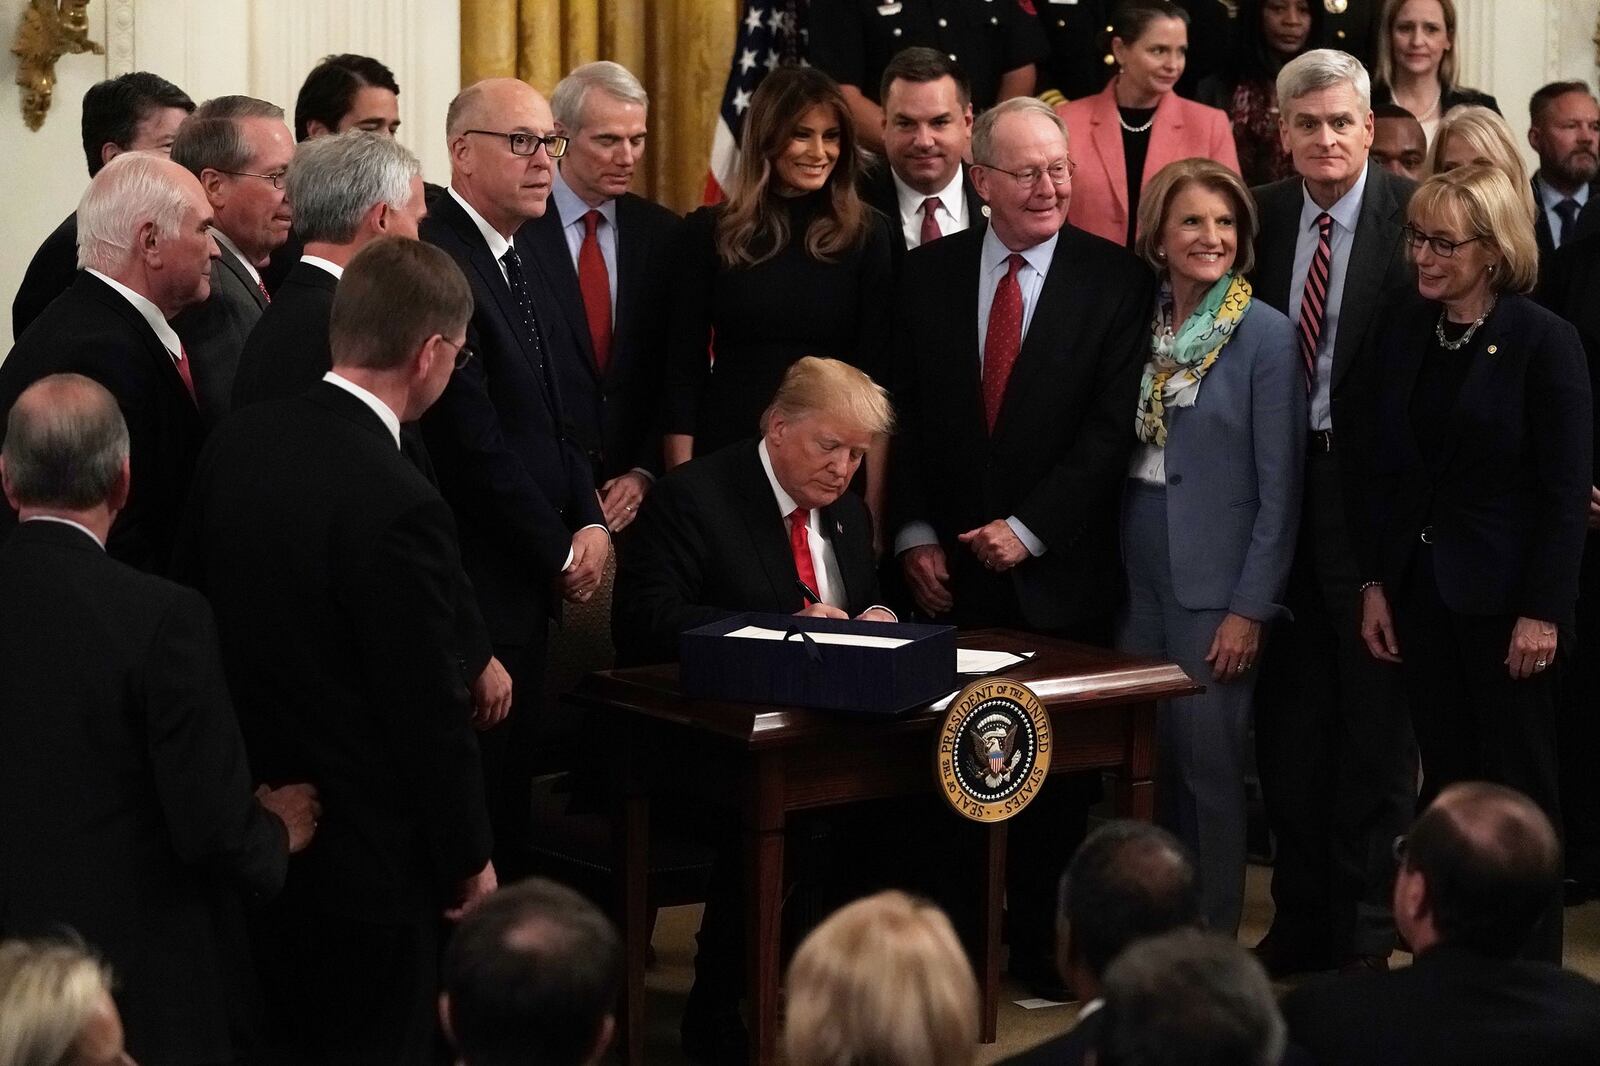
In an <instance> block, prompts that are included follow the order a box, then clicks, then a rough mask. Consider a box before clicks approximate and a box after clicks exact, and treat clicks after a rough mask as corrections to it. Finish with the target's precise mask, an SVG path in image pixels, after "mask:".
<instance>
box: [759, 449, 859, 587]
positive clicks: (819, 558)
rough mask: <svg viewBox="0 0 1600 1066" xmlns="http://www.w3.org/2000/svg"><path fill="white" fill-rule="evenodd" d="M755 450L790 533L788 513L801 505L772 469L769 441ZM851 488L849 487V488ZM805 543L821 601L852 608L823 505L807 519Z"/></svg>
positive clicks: (812, 511) (784, 524)
mask: <svg viewBox="0 0 1600 1066" xmlns="http://www.w3.org/2000/svg"><path fill="white" fill-rule="evenodd" d="M756 452H757V454H759V455H760V456H761V469H763V470H765V471H766V472H767V484H769V485H771V486H772V495H773V498H774V499H775V500H777V502H778V513H779V514H780V515H782V516H783V529H784V533H785V534H786V535H787V534H788V531H789V516H790V515H791V514H793V513H794V510H795V508H797V507H799V506H800V505H799V504H798V503H795V502H794V497H793V496H790V495H789V494H788V493H787V492H785V491H784V489H783V486H782V485H780V484H778V475H777V474H775V473H773V472H772V457H771V456H770V455H768V454H767V442H766V441H764V440H763V441H762V442H761V443H760V444H758V445H756ZM847 491H848V490H847ZM806 543H807V545H808V546H809V547H810V549H811V568H812V569H813V570H815V571H816V572H817V585H818V586H819V587H817V588H815V589H812V591H813V592H815V593H816V594H817V595H818V596H821V597H822V602H823V603H826V604H827V605H828V606H830V607H837V608H839V609H840V610H841V611H848V610H849V609H850V601H849V600H848V599H846V598H845V590H844V574H843V573H842V572H841V571H840V570H839V559H838V557H837V556H836V555H834V552H833V542H832V541H830V540H829V539H828V536H827V533H826V532H824V530H823V528H822V509H821V508H819V507H813V508H812V509H811V513H810V516H809V517H808V519H807V521H806Z"/></svg>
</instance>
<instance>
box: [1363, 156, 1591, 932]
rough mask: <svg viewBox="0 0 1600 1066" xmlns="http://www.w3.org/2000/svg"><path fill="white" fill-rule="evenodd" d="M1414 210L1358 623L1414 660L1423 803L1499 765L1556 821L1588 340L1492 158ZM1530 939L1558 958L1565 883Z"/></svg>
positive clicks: (1371, 488) (1391, 326)
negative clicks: (1561, 650)
mask: <svg viewBox="0 0 1600 1066" xmlns="http://www.w3.org/2000/svg"><path fill="white" fill-rule="evenodd" d="M1407 216H1408V220H1409V221H1408V223H1407V225H1406V228H1405V230H1404V233H1405V241H1406V243H1407V244H1408V245H1409V247H1410V249H1411V256H1412V259H1413V260H1414V262H1415V263H1416V268H1417V291H1416V292H1415V293H1414V294H1406V296H1405V297H1404V298H1402V299H1400V300H1398V301H1397V302H1395V303H1394V304H1391V305H1390V306H1389V307H1388V308H1386V310H1385V311H1384V313H1383V314H1382V315H1381V316H1380V318H1379V321H1378V322H1377V323H1376V326H1375V334H1374V336H1375V338H1376V348H1377V350H1376V351H1375V352H1374V353H1373V355H1374V359H1373V360H1372V363H1371V365H1372V366H1373V367H1374V368H1375V370H1374V373H1373V375H1372V380H1371V381H1370V383H1368V384H1369V387H1368V389H1367V390H1365V396H1366V400H1365V403H1364V406H1365V408H1366V409H1365V410H1364V411H1363V412H1362V415H1361V416H1360V417H1358V418H1356V419H1355V420H1354V425H1353V427H1352V447H1351V456H1352V461H1353V464H1354V467H1355V469H1353V470H1352V471H1351V473H1352V475H1353V476H1352V478H1351V484H1352V485H1356V486H1360V490H1359V491H1360V493H1361V495H1362V496H1364V497H1365V511H1366V514H1367V522H1366V523H1365V525H1364V528H1362V529H1358V530H1357V535H1356V536H1355V537H1354V540H1355V542H1356V554H1357V557H1358V563H1359V565H1360V567H1361V570H1362V572H1363V573H1362V577H1363V581H1364V584H1363V585H1362V590H1361V597H1362V604H1361V606H1362V617H1361V635H1362V638H1363V640H1364V641H1365V643H1366V645H1367V649H1368V651H1369V652H1371V654H1372V655H1373V656H1374V657H1376V658H1378V659H1381V660H1384V661H1386V662H1395V663H1399V664H1401V665H1400V670H1401V675H1402V677H1403V678H1404V680H1405V683H1406V686H1407V688H1408V690H1409V694H1410V697H1411V700H1410V702H1411V713H1412V722H1413V725H1414V727H1415V731H1416V737H1417V746H1418V748H1419V750H1420V752H1421V756H1422V775H1423V788H1422V799H1421V804H1422V805H1423V806H1426V805H1427V803H1428V802H1429V801H1431V800H1432V798H1433V797H1434V796H1436V795H1438V793H1439V790H1440V789H1442V788H1444V787H1445V786H1446V785H1449V784H1452V783H1454V782H1457V781H1472V780H1484V781H1493V782H1495V783H1498V784H1502V785H1507V786H1509V787H1511V788H1515V789H1517V790H1518V791H1520V792H1522V793H1524V794H1526V795H1527V796H1528V797H1529V798H1530V799H1532V800H1533V801H1534V802H1535V803H1537V804H1538V805H1539V806H1540V807H1541V808H1542V809H1543V810H1544V812H1545V813H1546V814H1547V815H1549V816H1550V818H1551V820H1552V821H1553V822H1556V824H1559V821H1557V819H1559V817H1560V813H1559V807H1558V804H1557V793H1556V756H1555V691H1556V686H1557V676H1556V672H1557V657H1556V652H1557V649H1558V642H1559V641H1560V640H1561V639H1564V638H1562V637H1560V635H1559V631H1560V630H1562V629H1569V630H1570V627H1571V626H1572V623H1573V614H1574V605H1575V603H1576V600H1577V597H1578V571H1579V566H1580V563H1581V562H1582V558H1583V547H1584V537H1585V529H1586V522H1587V518H1588V513H1589V498H1590V484H1589V483H1590V475H1591V473H1592V468H1591V464H1590V455H1591V451H1592V447H1593V437H1592V421H1591V420H1592V411H1591V399H1590V390H1589V375H1588V370H1587V367H1586V364H1585V360H1584V351H1583V345H1582V344H1581V342H1580V341H1579V338H1578V333H1577V331H1576V330H1575V329H1573V327H1572V326H1571V325H1570V324H1569V323H1568V322H1566V321H1565V320H1563V319H1561V318H1558V317H1557V316H1556V315H1555V314H1553V313H1552V312H1550V311H1548V310H1546V309H1545V308H1543V307H1540V306H1539V305H1538V304H1536V303H1534V302H1533V301H1532V300H1530V299H1528V297H1527V296H1526V295H1525V294H1526V293H1528V292H1529V291H1530V290H1531V289H1532V288H1533V286H1534V283H1535V281H1536V280H1537V277H1538V268H1539V253H1538V248H1537V245H1536V244H1535V242H1534V236H1533V220H1532V218H1530V217H1529V214H1528V210H1527V204H1526V201H1525V199H1524V197H1523V194H1522V190H1521V189H1517V188H1513V186H1512V184H1511V179H1510V178H1508V177H1506V175H1505V174H1504V173H1503V172H1502V171H1501V170H1500V169H1499V168H1496V167H1489V166H1484V165H1481V164H1477V163H1469V164H1467V165H1465V166H1461V167H1456V168H1455V169H1453V170H1450V171H1447V172H1445V173H1443V174H1436V175H1434V176H1433V177H1432V178H1429V179H1428V180H1427V181H1426V182H1424V183H1423V184H1422V186H1421V187H1420V188H1419V189H1418V190H1417V192H1416V194H1415V195H1414V196H1413V197H1412V199H1411V203H1410V205H1409V206H1408V208H1407ZM1529 952H1530V954H1531V955H1532V956H1533V957H1536V958H1539V959H1545V960H1548V961H1552V962H1559V961H1560V959H1561V898H1560V895H1559V894H1557V895H1555V896H1554V897H1552V911H1551V913H1550V914H1549V916H1548V918H1547V920H1546V921H1545V922H1543V923H1542V924H1541V927H1540V930H1539V932H1538V933H1536V934H1535V942H1534V943H1532V944H1530V946H1529Z"/></svg>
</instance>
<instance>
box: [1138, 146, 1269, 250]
mask: <svg viewBox="0 0 1600 1066" xmlns="http://www.w3.org/2000/svg"><path fill="white" fill-rule="evenodd" d="M1207 215H1209V216H1210V217H1211V218H1212V219H1213V220H1215V221H1216V222H1217V225H1216V228H1215V229H1214V230H1209V231H1208V230H1206V229H1205V227H1204V225H1203V223H1202V224H1199V225H1197V224H1196V222H1195V220H1196V219H1203V218H1205V217H1206V216H1207ZM1224 218H1226V219H1228V220H1229V223H1230V224H1227V225H1224V224H1223V223H1222V219H1224ZM1256 230H1257V222H1256V201H1255V198H1254V197H1252V196H1251V195H1250V189H1249V188H1248V187H1247V186H1246V185H1245V183H1244V179H1243V178H1241V177H1240V176H1239V175H1238V174H1235V173H1234V172H1233V171H1231V170H1229V169H1228V168H1227V167H1226V166H1224V165H1223V164H1221V163H1218V162H1217V161H1216V160H1214V159H1206V158H1203V157H1199V156H1196V157H1193V158H1190V159H1176V160H1173V161H1172V162H1171V163H1168V164H1167V165H1166V166H1164V167H1162V168H1161V169H1160V170H1158V171H1156V173H1155V176H1154V177H1152V178H1151V179H1150V181H1149V183H1148V184H1146V186H1145V190H1144V192H1143V193H1141V194H1140V198H1139V236H1138V239H1136V240H1135V241H1134V243H1133V247H1134V251H1136V252H1138V253H1139V255H1140V257H1141V258H1143V259H1144V261H1145V262H1146V263H1149V264H1150V266H1151V268H1152V269H1154V270H1155V271H1156V272H1157V273H1161V272H1163V271H1170V272H1171V275H1172V277H1174V278H1199V279H1200V280H1212V281H1214V280H1215V279H1216V278H1220V277H1221V276H1222V275H1223V274H1225V273H1227V272H1228V271H1230V270H1236V271H1237V272H1238V273H1240V274H1248V273H1249V272H1250V268H1251V267H1253V266H1255V262H1256V258H1255V238H1256ZM1185 249H1187V250H1191V251H1197V252H1199V253H1201V256H1200V258H1199V260H1198V261H1195V262H1191V261H1188V257H1187V256H1185V255H1184V254H1183V252H1184V250H1185ZM1213 253H1215V254H1217V258H1216V259H1214V260H1213V259H1211V258H1210V256H1211V255H1212V254H1213Z"/></svg>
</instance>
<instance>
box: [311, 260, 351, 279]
mask: <svg viewBox="0 0 1600 1066" xmlns="http://www.w3.org/2000/svg"><path fill="white" fill-rule="evenodd" d="M300 262H302V263H309V264H310V265H312V266H314V267H317V268H318V269H321V270H326V271H327V272H328V273H330V274H332V275H333V276H334V278H335V279H336V280H337V279H339V278H343V277H344V267H342V266H340V265H339V264H338V263H335V262H333V261H332V260H329V259H324V258H322V256H320V255H302V256H301V257H300Z"/></svg>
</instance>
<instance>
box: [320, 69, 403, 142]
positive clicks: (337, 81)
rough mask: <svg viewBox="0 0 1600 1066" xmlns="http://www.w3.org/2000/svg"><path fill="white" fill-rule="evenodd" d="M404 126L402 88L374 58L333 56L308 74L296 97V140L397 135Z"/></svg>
mask: <svg viewBox="0 0 1600 1066" xmlns="http://www.w3.org/2000/svg"><path fill="white" fill-rule="evenodd" d="M399 129H400V86H399V84H398V83H397V82H396V81H395V80H394V72H393V71H391V70H390V69H389V68H388V67H386V66H384V65H383V64H382V63H380V62H378V61H377V60H376V59H373V58H372V57H371V56H358V55H353V54H351V53H348V52H346V53H345V54H343V55H336V56H329V57H328V58H326V59H324V60H323V61H322V62H320V63H318V64H317V65H316V66H315V67H313V68H311V73H310V74H307V75H306V80H305V82H304V83H303V84H302V85H301V86H300V95H299V96H296V97H295V99H294V139H295V140H297V141H305V140H310V139H311V138H312V137H321V136H322V135H323V134H325V133H344V132H345V131H346V130H366V131H367V132H368V133H381V134H384V135H385V136H388V137H393V136H394V135H395V133H396V131H398V130H399Z"/></svg>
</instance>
